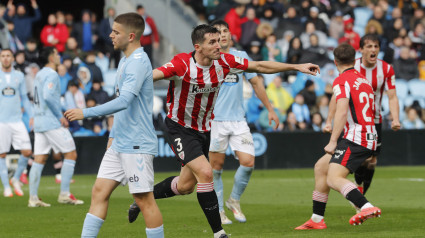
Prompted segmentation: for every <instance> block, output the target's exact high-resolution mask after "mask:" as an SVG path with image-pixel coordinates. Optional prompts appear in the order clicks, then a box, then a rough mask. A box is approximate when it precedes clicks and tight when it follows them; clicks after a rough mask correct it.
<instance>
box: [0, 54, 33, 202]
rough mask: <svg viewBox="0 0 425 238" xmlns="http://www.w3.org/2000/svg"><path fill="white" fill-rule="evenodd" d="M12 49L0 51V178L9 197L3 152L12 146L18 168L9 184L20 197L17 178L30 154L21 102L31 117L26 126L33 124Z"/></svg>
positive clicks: (21, 76) (10, 195) (23, 82)
mask: <svg viewBox="0 0 425 238" xmlns="http://www.w3.org/2000/svg"><path fill="white" fill-rule="evenodd" d="M13 61H14V57H13V52H12V51H11V50H10V49H3V50H1V52H0V62H1V71H0V91H1V93H0V108H1V110H0V135H1V138H0V179H1V181H2V183H3V187H4V191H3V195H4V196H5V197H12V196H13V193H12V189H11V188H10V185H9V178H8V175H7V167H6V159H5V158H6V153H7V152H9V150H10V146H11V145H13V148H14V149H15V150H20V151H21V156H20V157H19V160H18V168H17V169H16V171H15V174H14V176H13V178H12V179H11V181H10V182H11V184H12V185H13V191H14V192H15V194H16V195H18V196H23V195H24V193H23V192H22V189H21V185H20V182H19V178H20V176H21V174H22V172H23V171H24V170H25V168H26V166H27V163H28V159H29V157H30V156H31V154H32V151H31V141H30V137H29V135H28V131H27V129H26V127H25V125H24V123H23V121H22V110H21V105H23V106H24V109H25V111H26V112H27V114H28V115H29V117H30V121H29V125H30V127H32V126H33V122H34V119H33V117H34V115H33V110H32V107H31V103H30V101H29V100H28V96H27V88H26V86H25V78H24V75H23V74H22V73H21V72H19V71H16V70H14V69H13V66H12V64H13Z"/></svg>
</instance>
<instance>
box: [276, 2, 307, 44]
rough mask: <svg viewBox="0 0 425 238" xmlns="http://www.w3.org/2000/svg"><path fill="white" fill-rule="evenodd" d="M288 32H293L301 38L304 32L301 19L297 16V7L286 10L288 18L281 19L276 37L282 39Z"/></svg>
mask: <svg viewBox="0 0 425 238" xmlns="http://www.w3.org/2000/svg"><path fill="white" fill-rule="evenodd" d="M286 31H293V32H294V35H295V36H299V35H300V34H301V32H302V31H303V27H302V24H301V18H300V17H299V16H298V15H297V9H296V8H295V6H289V7H288V9H287V10H286V16H284V18H283V19H280V21H279V23H278V25H277V28H276V29H275V35H276V37H277V38H282V37H283V34H284V33H285V32H286Z"/></svg>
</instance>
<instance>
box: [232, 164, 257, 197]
mask: <svg viewBox="0 0 425 238" xmlns="http://www.w3.org/2000/svg"><path fill="white" fill-rule="evenodd" d="M253 170H254V167H245V166H243V165H240V166H239V168H238V170H236V174H235V183H234V184H233V190H232V194H230V197H231V198H233V199H235V200H241V196H242V193H243V192H244V191H245V188H246V186H247V185H248V182H249V179H250V178H251V174H252V171H253Z"/></svg>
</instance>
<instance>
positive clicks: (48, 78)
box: [28, 47, 84, 207]
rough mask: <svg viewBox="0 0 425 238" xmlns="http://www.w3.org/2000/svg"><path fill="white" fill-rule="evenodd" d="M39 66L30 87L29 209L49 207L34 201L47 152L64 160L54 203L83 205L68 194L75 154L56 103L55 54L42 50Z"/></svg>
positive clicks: (51, 51)
mask: <svg viewBox="0 0 425 238" xmlns="http://www.w3.org/2000/svg"><path fill="white" fill-rule="evenodd" d="M40 62H41V63H42V64H44V65H45V66H44V67H43V68H42V69H41V70H40V71H39V72H38V73H37V75H36V79H35V83H34V110H35V116H34V132H35V138H34V162H33V164H32V167H31V171H30V174H29V186H30V198H29V201H28V206H29V207H50V204H47V203H45V202H42V201H41V200H40V199H39V197H38V187H39V185H40V179H41V173H42V171H43V168H44V164H45V163H46V160H47V158H48V156H49V153H50V150H51V149H52V148H53V150H54V151H55V152H56V153H57V152H61V153H63V155H64V157H65V159H64V163H63V166H62V170H61V177H62V181H61V189H60V190H61V191H60V193H59V197H58V202H59V203H65V204H75V205H79V204H83V203H84V202H83V201H81V200H78V199H76V198H75V197H74V195H72V194H71V193H70V191H69V185H70V183H71V179H72V176H73V174H74V167H75V162H76V160H77V153H76V151H75V143H74V140H73V138H72V136H71V133H70V132H69V130H68V129H66V128H65V127H67V126H68V121H67V120H66V119H65V117H63V115H62V111H61V103H60V85H59V75H58V73H57V72H56V69H57V66H58V65H59V64H60V56H59V54H58V51H57V50H56V49H55V48H53V47H46V48H44V49H43V50H42V52H41V53H40Z"/></svg>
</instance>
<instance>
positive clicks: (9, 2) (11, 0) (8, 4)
mask: <svg viewBox="0 0 425 238" xmlns="http://www.w3.org/2000/svg"><path fill="white" fill-rule="evenodd" d="M12 7H14V6H13V0H9V1H8V2H7V8H12Z"/></svg>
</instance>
